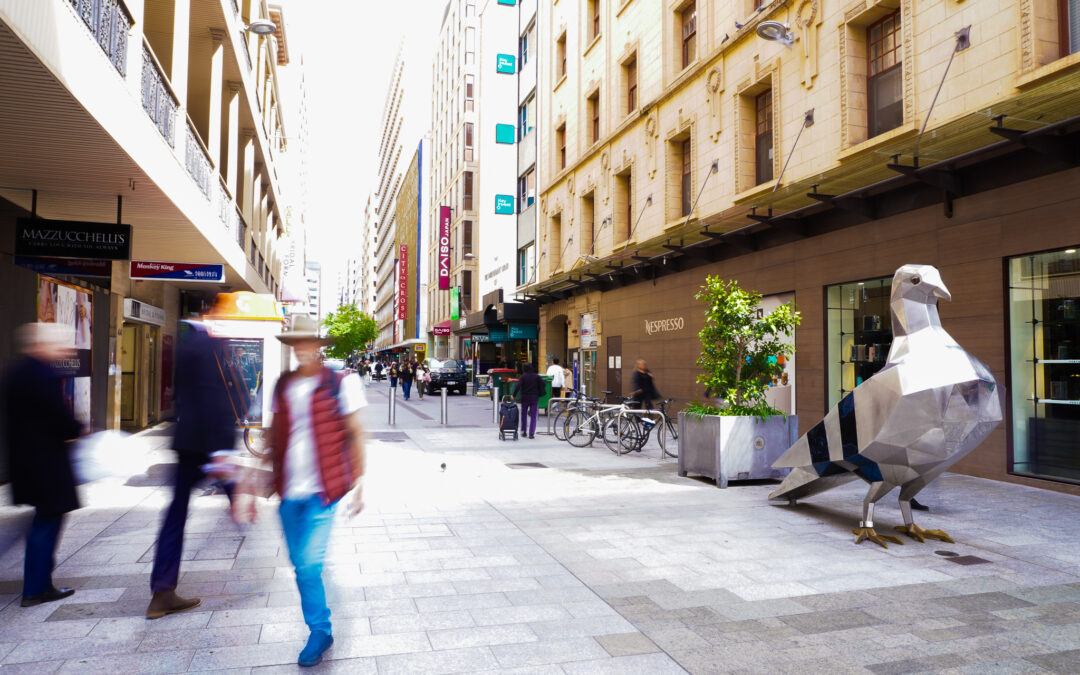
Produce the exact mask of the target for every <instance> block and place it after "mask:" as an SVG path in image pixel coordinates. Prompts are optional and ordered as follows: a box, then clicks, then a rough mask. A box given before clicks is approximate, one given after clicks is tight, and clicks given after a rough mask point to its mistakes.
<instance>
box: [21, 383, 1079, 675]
mask: <svg viewBox="0 0 1080 675" xmlns="http://www.w3.org/2000/svg"><path fill="white" fill-rule="evenodd" d="M369 395H370V399H371V403H372V406H371V408H370V409H369V412H368V418H369V425H368V427H369V433H370V436H371V442H370V450H369V453H370V454H369V457H370V460H369V474H368V475H369V478H368V493H367V503H368V508H367V510H365V512H364V513H363V514H361V515H360V516H359V517H357V518H354V519H352V520H351V521H350V520H347V519H346V518H344V517H340V518H339V522H338V524H337V528H336V530H335V533H334V536H333V538H332V542H331V550H330V555H329V561H330V564H329V565H328V568H327V577H328V581H329V594H330V598H331V609H332V611H333V620H334V633H335V644H334V646H333V648H332V649H331V651H330V652H328V653H327V659H328V660H327V661H326V662H325V663H324V664H323V665H322V666H320V667H319V668H318V669H317V670H321V671H343V672H350V673H354V672H355V673H376V672H378V673H397V672H408V673H416V672H430V673H450V672H470V673H473V672H487V671H490V672H529V673H594V672H596V673H667V672H674V673H678V672H685V671H689V672H692V673H709V672H755V673H787V672H792V673H800V674H801V673H808V672H830V673H867V672H869V673H881V674H885V673H915V672H950V673H966V672H972V673H975V672H978V673H985V672H995V673H997V672H1001V673H1006V672H1058V673H1076V672H1080V565H1078V564H1080V499H1078V498H1075V497H1069V496H1065V495H1060V494H1056V493H1052V492H1048V491H1043V490H1036V489H1031V488H1024V487H1019V486H1013V485H1007V484H1002V483H995V482H992V481H986V480H980V479H975V478H969V477H964V476H956V475H946V476H944V477H943V478H941V479H939V480H938V481H937V482H935V483H934V484H933V485H932V486H931V487H930V488H928V489H927V490H926V491H925V492H924V493H923V495H920V499H921V500H923V501H925V502H926V503H928V504H930V505H931V508H932V511H931V512H930V513H929V514H917V515H916V517H917V518H918V519H919V522H920V523H921V524H923V525H924V526H926V527H934V528H941V529H944V530H946V531H947V532H949V533H950V534H952V535H953V536H954V538H956V540H957V541H958V542H959V543H957V544H943V543H941V542H931V543H926V544H918V543H915V542H911V543H908V544H907V545H905V546H891V547H890V548H889V549H888V550H885V549H881V548H879V547H877V546H873V545H870V544H868V543H864V544H862V545H860V546H855V545H853V544H852V540H853V536H852V535H851V534H850V530H851V528H852V527H853V526H854V525H855V523H856V521H857V520H858V517H859V510H860V503H861V499H862V496H863V495H862V492H863V490H862V488H861V487H860V486H859V485H850V486H845V487H842V488H838V489H836V490H834V491H832V492H830V493H826V494H824V495H821V496H819V497H816V498H813V499H812V500H809V501H807V502H805V503H803V504H801V505H799V506H797V507H789V506H786V505H784V506H780V505H773V504H769V503H768V502H767V501H766V495H767V494H768V492H769V491H770V490H771V489H772V487H773V484H771V483H764V484H733V486H732V487H730V488H728V489H726V490H718V489H716V487H715V486H714V485H713V484H712V483H710V482H708V481H702V480H695V479H693V478H688V479H687V478H678V477H677V476H676V475H675V466H674V463H673V462H672V461H670V460H669V461H661V460H659V459H658V455H659V449H658V448H656V447H655V446H653V447H650V448H649V449H648V450H647V451H646V452H645V453H641V454H634V455H632V456H621V457H618V456H615V455H613V454H612V453H611V452H609V451H608V450H607V449H605V448H604V447H603V446H602V445H601V444H599V443H598V444H597V446H596V447H594V448H584V449H577V448H572V447H569V446H568V445H567V444H565V443H559V442H558V441H556V440H554V439H553V438H551V437H547V436H543V437H542V436H537V438H536V439H533V440H528V439H523V440H520V441H517V442H513V441H508V442H500V441H498V440H497V438H496V433H495V431H494V428H493V426H492V425H491V409H490V403H488V402H486V401H483V400H479V399H473V398H466V397H457V396H455V397H451V399H450V409H451V426H450V427H440V426H439V425H438V424H437V420H438V417H439V415H438V399H437V398H436V399H430V398H429V400H425V401H422V402H420V401H415V400H414V401H412V402H410V403H408V404H404V405H402V406H400V407H399V408H398V420H397V422H398V424H397V425H396V426H395V427H393V428H391V427H389V426H388V425H387V424H386V407H385V406H386V398H385V396H386V387H385V385H376V386H375V387H374V388H373V389H372V390H371V391H370V392H369ZM543 423H544V419H543V417H541V427H542V426H543ZM167 434H168V430H167V428H162V429H159V430H152V431H150V432H148V433H144V434H142V435H140V436H139V437H138V438H137V439H136V442H137V443H139V444H140V446H141V447H142V450H141V454H142V455H143V456H144V457H145V458H146V460H145V462H144V463H145V465H146V466H144V467H140V470H139V472H138V473H137V474H136V475H133V476H132V477H131V478H129V479H110V480H107V481H102V482H99V483H96V484H93V485H90V486H87V487H86V488H85V503H86V504H87V508H84V509H83V510H81V511H79V512H77V513H75V514H73V515H72V516H71V518H70V520H69V525H68V527H67V529H66V531H65V536H64V540H63V542H62V546H61V551H60V561H61V562H60V564H59V566H58V568H57V577H58V580H60V581H62V582H63V583H64V584H65V585H72V586H75V587H76V588H78V592H77V593H76V594H75V595H74V596H73V597H71V598H70V599H68V600H65V601H62V602H59V603H55V604H50V605H43V606H40V607H36V608H29V609H23V608H20V607H19V606H18V601H17V599H18V596H17V593H18V591H19V588H20V583H19V581H18V580H19V579H20V578H21V565H22V551H21V540H19V539H18V537H17V534H15V533H17V532H18V528H21V527H23V526H24V524H25V522H26V517H27V514H26V511H25V510H21V509H15V508H14V507H10V506H6V507H3V508H0V533H2V534H0V551H4V549H5V548H6V551H4V552H2V553H0V663H2V664H3V665H2V669H3V670H4V671H5V672H6V671H8V670H10V671H12V672H19V671H22V670H25V671H27V672H34V673H48V672H57V671H59V672H69V671H94V672H101V671H110V672H113V673H115V672H178V671H188V670H192V671H208V670H230V671H231V672H276V671H282V672H291V671H294V670H296V669H297V668H296V666H295V665H294V664H295V659H296V655H297V653H298V652H299V650H300V648H301V647H302V645H303V641H304V639H305V638H306V629H305V627H304V625H303V622H302V619H301V614H300V610H299V599H298V596H297V594H296V588H295V585H294V582H293V579H292V572H291V568H290V566H289V562H288V559H287V554H286V551H285V548H284V543H283V541H282V539H281V534H280V529H279V527H278V523H277V519H276V514H275V512H274V509H273V507H272V505H271V504H266V503H264V504H262V512H261V515H262V517H261V519H260V521H259V522H258V523H257V524H256V525H254V526H252V527H248V528H241V527H238V526H236V525H233V524H232V523H231V522H230V521H229V519H228V518H227V517H226V514H225V500H224V498H223V497H222V496H220V495H209V494H208V495H205V496H200V497H198V498H196V499H194V500H193V501H192V504H193V509H192V516H191V518H190V520H189V522H188V528H187V546H186V550H185V556H186V558H187V559H188V561H187V562H185V564H184V568H183V570H184V571H183V577H182V581H181V588H180V592H181V593H182V594H187V595H197V596H199V597H202V598H203V605H202V607H200V608H199V609H197V610H195V611H193V612H190V613H187V614H182V615H175V616H170V617H166V618H164V619H161V620H158V621H152V622H151V621H146V620H145V619H144V618H143V612H144V611H145V609H146V603H147V601H148V598H149V588H148V586H149V581H148V580H149V568H150V561H151V558H152V555H153V548H152V547H153V543H154V538H155V535H156V526H157V524H158V521H159V518H160V515H161V512H162V509H163V506H164V505H165V503H166V502H167V499H168V496H169V493H168V490H167V489H166V488H164V487H162V486H163V485H164V484H165V482H166V470H167V466H166V463H167V462H168V461H170V453H169V452H168V451H167V450H166V447H167V444H168V441H169V436H168V435H167ZM530 464H539V465H541V466H539V467H537V466H529V465H530ZM443 465H445V469H444V468H443ZM515 465H516V466H515ZM522 465H525V466H522ZM923 497H925V499H923ZM3 498H4V499H6V498H7V497H6V491H5V495H4V497H3ZM5 503H6V502H5ZM876 520H877V521H878V522H879V523H880V526H881V527H882V529H883V530H884V529H889V528H891V526H893V525H896V524H899V523H900V516H899V511H898V509H897V507H896V502H895V499H894V498H887V499H886V500H885V501H883V502H882V503H881V505H880V506H879V508H878V511H877V518H876Z"/></svg>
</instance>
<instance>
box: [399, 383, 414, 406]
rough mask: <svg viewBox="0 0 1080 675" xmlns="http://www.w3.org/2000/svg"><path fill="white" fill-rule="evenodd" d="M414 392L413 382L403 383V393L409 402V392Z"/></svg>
mask: <svg viewBox="0 0 1080 675" xmlns="http://www.w3.org/2000/svg"><path fill="white" fill-rule="evenodd" d="M411 391H412V382H406V381H405V380H402V381H401V393H402V394H404V396H405V400H406V401H408V400H409V392H411Z"/></svg>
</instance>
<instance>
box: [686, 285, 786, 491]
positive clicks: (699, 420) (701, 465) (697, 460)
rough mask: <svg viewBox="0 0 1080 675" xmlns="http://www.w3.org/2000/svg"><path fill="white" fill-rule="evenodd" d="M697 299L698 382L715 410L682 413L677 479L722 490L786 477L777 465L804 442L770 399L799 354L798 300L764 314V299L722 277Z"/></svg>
mask: <svg viewBox="0 0 1080 675" xmlns="http://www.w3.org/2000/svg"><path fill="white" fill-rule="evenodd" d="M695 298H696V299H697V300H699V301H701V302H702V303H703V304H704V305H705V326H704V328H702V329H701V332H700V333H698V338H699V339H700V340H701V356H700V358H698V360H697V366H698V367H699V368H701V369H702V372H701V374H700V375H698V377H697V381H698V383H699V384H702V385H704V386H705V392H706V395H707V396H711V397H713V400H714V403H702V402H695V403H691V404H690V405H689V406H687V408H686V410H684V411H682V412H680V413H679V475H680V476H685V475H687V473H695V474H700V475H703V476H708V477H709V478H713V479H714V480H716V485H717V487H721V488H725V487H727V484H728V480H731V479H752V478H782V477H783V473H785V472H786V471H785V470H777V469H773V468H772V463H773V462H774V461H775V460H776V459H777V458H778V457H780V455H781V454H783V452H784V451H785V450H787V449H788V448H789V447H791V445H792V444H793V443H794V442H795V441H796V440H797V439H798V427H799V424H798V416H796V415H785V414H783V413H782V412H780V411H779V410H776V409H775V408H773V407H772V406H770V405H769V404H768V402H767V401H766V392H767V391H768V389H769V387H771V386H773V384H774V382H775V380H776V378H777V377H778V376H780V374H781V373H782V372H783V370H784V366H783V364H784V362H785V361H786V360H788V359H790V358H791V356H792V354H794V353H795V348H794V347H793V346H792V343H793V340H791V336H792V334H793V333H794V331H795V327H796V326H798V325H799V321H800V316H799V313H798V311H796V309H795V303H794V300H793V301H791V302H789V303H785V304H783V305H780V306H779V307H777V308H776V309H774V310H773V311H771V312H769V313H768V314H765V313H764V312H763V311H762V309H761V295H760V294H758V293H755V292H752V291H746V290H744V289H742V288H740V287H739V284H738V283H737V282H735V281H728V280H724V279H721V278H720V277H717V276H708V277H706V278H705V285H704V286H702V287H701V290H700V291H699V292H698V294H697V295H696V296H695ZM783 338H786V339H783Z"/></svg>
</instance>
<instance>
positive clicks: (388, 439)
mask: <svg viewBox="0 0 1080 675" xmlns="http://www.w3.org/2000/svg"><path fill="white" fill-rule="evenodd" d="M370 435H371V440H373V441H382V442H384V443H404V442H405V441H407V440H409V435H408V434H407V433H405V432H404V431H373V432H371V434H370Z"/></svg>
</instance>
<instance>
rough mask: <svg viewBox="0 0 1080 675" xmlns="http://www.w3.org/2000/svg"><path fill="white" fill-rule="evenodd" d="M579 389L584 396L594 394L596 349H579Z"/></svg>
mask: <svg viewBox="0 0 1080 675" xmlns="http://www.w3.org/2000/svg"><path fill="white" fill-rule="evenodd" d="M581 391H583V392H585V395H586V396H593V397H595V396H596V350H595V349H587V350H586V349H583V350H582V351H581Z"/></svg>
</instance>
